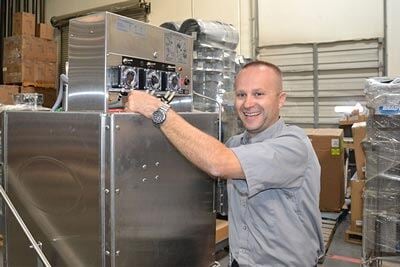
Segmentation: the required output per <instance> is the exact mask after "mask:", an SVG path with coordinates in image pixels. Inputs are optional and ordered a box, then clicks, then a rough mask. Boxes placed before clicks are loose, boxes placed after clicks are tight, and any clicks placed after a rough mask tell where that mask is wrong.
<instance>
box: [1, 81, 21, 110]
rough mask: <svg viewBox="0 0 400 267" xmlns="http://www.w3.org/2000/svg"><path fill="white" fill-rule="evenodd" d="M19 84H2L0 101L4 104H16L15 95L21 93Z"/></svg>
mask: <svg viewBox="0 0 400 267" xmlns="http://www.w3.org/2000/svg"><path fill="white" fill-rule="evenodd" d="M19 89H20V87H19V86H17V85H0V103H1V104H4V105H13V104H14V95H15V94H18V93H19Z"/></svg>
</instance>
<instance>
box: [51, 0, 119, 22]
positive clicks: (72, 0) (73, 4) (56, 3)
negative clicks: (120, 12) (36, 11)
mask: <svg viewBox="0 0 400 267" xmlns="http://www.w3.org/2000/svg"><path fill="white" fill-rule="evenodd" d="M45 1H46V21H50V18H51V17H53V16H60V15H65V14H69V13H73V12H77V11H81V10H85V9H90V8H94V7H99V6H105V5H110V4H113V3H119V2H123V1H121V0H85V1H82V0H68V1H64V0H45Z"/></svg>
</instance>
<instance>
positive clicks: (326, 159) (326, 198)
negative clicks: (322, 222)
mask: <svg viewBox="0 0 400 267" xmlns="http://www.w3.org/2000/svg"><path fill="white" fill-rule="evenodd" d="M305 131H306V133H307V135H308V137H309V138H310V140H311V143H312V145H313V147H314V150H315V153H316V154H317V157H318V160H319V163H320V165H321V193H320V200H319V207H320V210H321V211H332V212H338V211H340V210H341V209H342V206H343V204H344V184H345V181H344V150H343V130H342V129H305Z"/></svg>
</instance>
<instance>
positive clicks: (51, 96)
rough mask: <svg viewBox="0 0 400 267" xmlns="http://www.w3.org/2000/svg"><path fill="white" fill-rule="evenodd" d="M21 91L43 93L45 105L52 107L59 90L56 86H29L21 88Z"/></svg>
mask: <svg viewBox="0 0 400 267" xmlns="http://www.w3.org/2000/svg"><path fill="white" fill-rule="evenodd" d="M21 93H38V94H43V107H47V108H51V107H52V106H53V105H54V103H55V102H56V99H57V91H56V89H54V88H42V87H33V86H27V87H22V88H21Z"/></svg>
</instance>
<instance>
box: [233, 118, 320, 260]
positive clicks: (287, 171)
mask: <svg viewBox="0 0 400 267" xmlns="http://www.w3.org/2000/svg"><path fill="white" fill-rule="evenodd" d="M227 146H228V147H230V148H231V149H232V151H233V152H234V153H235V155H236V156H237V158H238V159H239V162H240V164H241V167H242V169H243V171H244V173H245V176H246V177H245V179H231V180H229V181H228V199H229V243H230V251H231V256H232V257H233V258H234V259H236V261H238V263H239V265H240V266H241V267H244V266H251V267H255V266H302V267H304V266H315V265H316V264H317V261H318V257H319V256H321V255H322V254H323V250H324V245H323V237H322V232H321V215H320V211H319V206H318V205H319V193H320V173H321V169H320V165H319V163H318V159H317V157H316V155H315V152H314V149H313V147H312V145H311V143H310V141H309V139H308V137H307V136H306V134H305V133H304V131H303V130H302V129H300V128H299V127H296V126H287V125H285V123H284V121H283V120H282V119H279V120H278V121H277V122H276V123H275V124H274V125H272V126H271V127H269V128H268V129H266V130H264V131H263V132H261V133H259V134H257V135H256V136H253V137H251V138H249V136H248V134H247V132H245V133H243V134H241V135H237V136H234V137H232V138H230V139H229V140H228V142H227ZM238 178H240V177H238Z"/></svg>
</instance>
